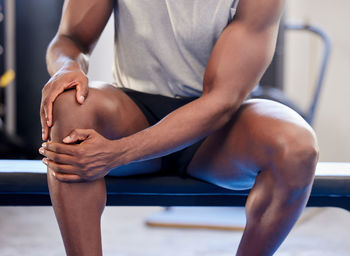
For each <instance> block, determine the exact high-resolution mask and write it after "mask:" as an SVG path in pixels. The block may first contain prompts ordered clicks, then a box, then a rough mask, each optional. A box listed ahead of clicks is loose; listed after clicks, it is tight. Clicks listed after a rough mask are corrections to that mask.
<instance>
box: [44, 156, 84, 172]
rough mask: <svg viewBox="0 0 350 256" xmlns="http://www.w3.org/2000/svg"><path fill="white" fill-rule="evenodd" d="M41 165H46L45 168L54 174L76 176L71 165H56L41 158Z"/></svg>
mask: <svg viewBox="0 0 350 256" xmlns="http://www.w3.org/2000/svg"><path fill="white" fill-rule="evenodd" d="M42 161H43V163H44V164H46V166H47V167H48V168H49V169H51V170H53V171H55V172H56V173H62V174H75V175H78V174H77V173H76V171H75V170H74V168H73V166H71V165H67V164H59V163H56V162H54V161H52V160H50V159H48V158H43V160H42Z"/></svg>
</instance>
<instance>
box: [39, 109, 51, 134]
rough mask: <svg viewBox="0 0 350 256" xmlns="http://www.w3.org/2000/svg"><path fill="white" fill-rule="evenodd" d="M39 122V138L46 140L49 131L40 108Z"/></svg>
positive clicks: (42, 110)
mask: <svg viewBox="0 0 350 256" xmlns="http://www.w3.org/2000/svg"><path fill="white" fill-rule="evenodd" d="M40 122H41V138H42V140H47V139H48V137H49V136H48V135H49V129H48V126H47V124H46V118H45V113H44V108H43V107H42V106H41V109H40Z"/></svg>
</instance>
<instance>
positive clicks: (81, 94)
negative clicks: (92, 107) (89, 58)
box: [76, 82, 89, 104]
mask: <svg viewBox="0 0 350 256" xmlns="http://www.w3.org/2000/svg"><path fill="white" fill-rule="evenodd" d="M87 84H88V83H87V82H86V83H84V82H83V83H78V84H77V86H76V90H77V93H76V97H77V101H78V102H79V103H80V104H83V102H84V100H85V99H86V97H87V96H88V93H89V86H88V85H87Z"/></svg>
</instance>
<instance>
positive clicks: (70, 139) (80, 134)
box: [63, 129, 93, 143]
mask: <svg viewBox="0 0 350 256" xmlns="http://www.w3.org/2000/svg"><path fill="white" fill-rule="evenodd" d="M92 131H93V130H92V129H75V130H73V131H72V132H71V133H70V134H69V135H68V136H67V137H65V138H64V139H63V142H64V143H75V142H78V141H83V140H86V139H87V138H89V137H90V135H91V134H92Z"/></svg>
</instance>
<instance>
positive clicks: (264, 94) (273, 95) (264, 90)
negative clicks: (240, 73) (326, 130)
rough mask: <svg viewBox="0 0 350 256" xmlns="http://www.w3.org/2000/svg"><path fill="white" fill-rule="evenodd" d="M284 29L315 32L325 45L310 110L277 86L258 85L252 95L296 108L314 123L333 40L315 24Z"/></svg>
mask: <svg viewBox="0 0 350 256" xmlns="http://www.w3.org/2000/svg"><path fill="white" fill-rule="evenodd" d="M284 29H285V30H286V31H288V30H290V31H292V30H297V31H306V32H310V33H313V34H315V35H317V36H318V37H320V38H321V40H322V42H323V45H324V49H323V56H322V61H321V65H320V68H319V73H318V79H317V82H316V86H315V89H314V93H313V98H312V100H311V103H310V105H309V107H308V110H307V111H306V112H304V111H302V110H301V109H300V108H299V107H298V106H297V105H296V104H295V103H293V101H291V100H290V99H288V98H287V97H286V96H285V94H284V93H283V92H282V90H280V89H278V88H275V87H269V86H260V85H258V86H257V87H256V88H255V89H254V90H253V91H252V92H251V97H252V98H262V99H270V100H275V101H278V102H280V103H282V104H284V105H286V106H288V107H290V108H292V109H294V110H295V111H296V112H298V113H299V114H300V115H301V116H302V117H303V118H304V119H305V120H306V121H307V122H308V123H309V124H310V125H312V123H313V120H314V117H315V111H316V108H317V105H318V101H319V97H320V94H321V90H322V86H323V82H324V76H325V73H326V68H327V65H328V60H329V55H330V52H331V41H330V39H329V37H328V35H327V34H326V33H325V32H324V31H322V30H321V29H320V28H317V27H315V26H311V25H288V24H285V25H284Z"/></svg>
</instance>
